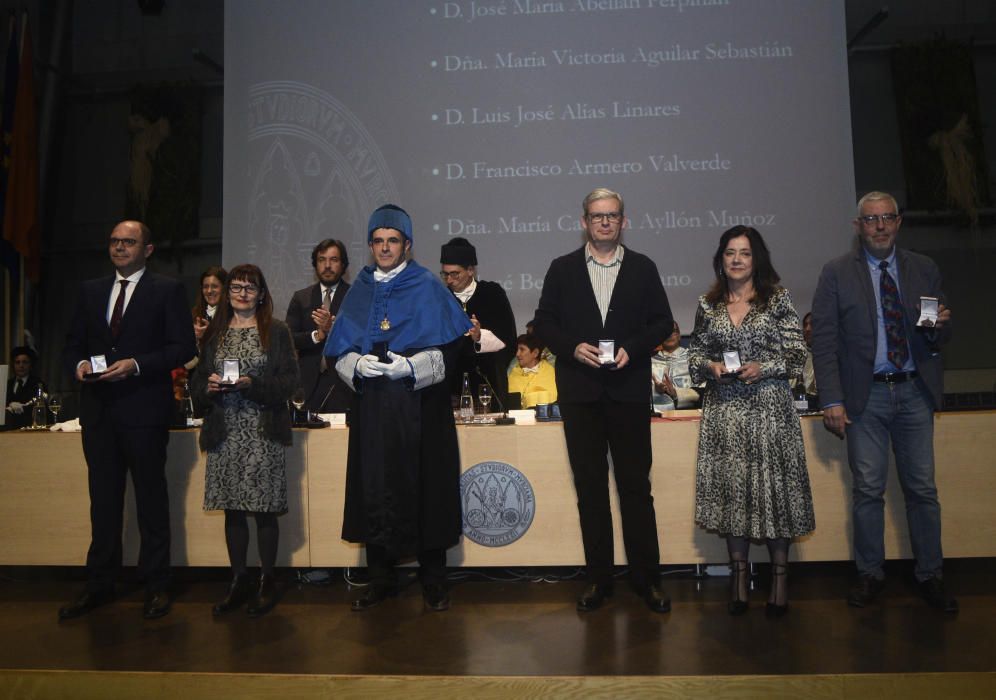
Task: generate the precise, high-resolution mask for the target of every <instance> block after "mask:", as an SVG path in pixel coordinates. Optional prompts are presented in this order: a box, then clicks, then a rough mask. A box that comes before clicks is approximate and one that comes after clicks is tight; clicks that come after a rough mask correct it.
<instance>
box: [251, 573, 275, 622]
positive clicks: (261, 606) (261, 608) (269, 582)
mask: <svg viewBox="0 0 996 700" xmlns="http://www.w3.org/2000/svg"><path fill="white" fill-rule="evenodd" d="M276 604H277V582H276V580H275V579H274V577H273V574H269V575H267V574H263V575H262V576H260V577H259V588H257V589H256V593H255V595H253V597H252V600H250V601H249V606H248V607H247V608H246V613H247V614H248V615H249V617H260V616H262V615H265V614H266V613H268V612H270V611H271V610H273V606H275V605H276Z"/></svg>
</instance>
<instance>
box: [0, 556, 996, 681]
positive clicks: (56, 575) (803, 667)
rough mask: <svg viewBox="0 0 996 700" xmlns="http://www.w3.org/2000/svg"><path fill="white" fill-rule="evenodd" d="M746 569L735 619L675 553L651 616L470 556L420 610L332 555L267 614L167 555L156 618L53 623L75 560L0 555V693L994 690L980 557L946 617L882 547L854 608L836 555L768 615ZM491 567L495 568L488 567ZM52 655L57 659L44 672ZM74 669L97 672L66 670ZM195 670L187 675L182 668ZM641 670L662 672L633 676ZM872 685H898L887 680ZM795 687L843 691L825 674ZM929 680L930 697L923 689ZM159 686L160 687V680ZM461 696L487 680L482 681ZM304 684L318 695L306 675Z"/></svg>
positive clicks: (75, 579)
mask: <svg viewBox="0 0 996 700" xmlns="http://www.w3.org/2000/svg"><path fill="white" fill-rule="evenodd" d="M758 569H759V577H758V590H756V591H754V593H753V598H752V601H751V602H752V606H751V609H750V610H749V611H748V613H747V614H746V615H745V616H744V617H741V618H731V617H730V616H729V615H727V613H726V598H727V579H726V578H724V577H712V578H706V579H704V580H700V579H695V578H694V577H693V576H692V575H691V574H690V573H689V572H688V570H687V569H686V570H684V571H674V572H671V573H668V575H667V576H666V577H665V580H666V582H667V586H668V589H669V591H670V593H671V595H672V599H673V610H672V612H671V613H670V614H667V615H655V614H653V613H651V612H650V611H648V610H647V609H646V608H645V607H644V606H643V603H642V601H640V599H638V598H637V597H636V596H635V595H634V594H633V593H632V592H630V590H629V588H628V586H627V585H626V583H625V580H620V581H619V582H618V583H617V586H616V594H615V596H614V597H613V598H612V599H611V601H610V603H609V604H608V605H607V606H606V607H605V608H603V609H602V610H599V611H596V612H594V613H588V614H583V615H582V614H579V613H577V612H576V611H575V609H574V603H575V598H576V596H577V594H578V592H579V591H580V588H581V586H582V583H581V582H580V580H577V579H574V580H558V581H553V582H541V581H537V580H512V579H511V573H516V574H528V575H530V576H531V577H533V578H534V579H535V578H537V577H539V576H543V575H546V576H547V578H549V579H551V580H552V579H555V578H559V577H562V576H565V575H569V574H571V573H572V572H573V570H569V569H529V570H513V571H512V572H510V571H508V570H499V569H484V570H473V571H469V572H463V573H464V574H465V576H464V578H462V579H461V580H457V581H454V583H453V586H452V599H453V607H452V608H451V610H449V611H448V612H444V613H432V612H428V611H425V610H423V607H422V601H421V594H420V589H419V587H418V585H417V584H415V585H411V586H409V587H408V588H406V589H405V590H404V591H403V592H402V593H401V594H400V595H399V597H398V598H396V599H393V600H389V601H387V602H386V603H384V604H382V605H381V606H379V607H376V608H374V609H371V610H369V611H366V612H363V613H353V612H351V611H350V610H349V606H348V602H349V601H350V600H351V599H352V598H353V597H354V596H355V595H356V594H357V589H353V590H348V588H347V584H346V583H345V581H344V573H345V572H344V571H343V570H334V571H333V572H332V574H333V577H332V580H331V584H330V585H328V586H325V587H318V586H313V585H309V584H302V583H299V582H298V581H297V576H296V574H297V572H296V571H294V570H283V571H281V581H282V588H283V594H282V600H281V602H280V604H279V605H278V606H277V608H276V609H275V610H274V611H273V612H271V613H270V614H269V615H267V616H265V617H263V618H260V619H257V620H251V619H248V618H247V617H246V616H245V614H244V613H242V612H238V613H234V614H231V615H229V616H227V617H224V618H221V619H213V618H212V616H211V614H210V607H211V604H212V603H213V602H214V601H215V600H216V599H218V598H219V597H221V595H222V594H223V591H224V588H225V582H226V580H227V572H225V571H223V570H220V569H179V570H177V579H178V580H177V583H176V586H175V589H176V593H177V599H176V603H175V605H174V607H173V611H172V612H171V614H170V615H168V616H167V617H165V618H163V619H160V620H154V621H144V620H142V619H141V616H140V612H141V602H142V593H141V589H140V588H138V587H137V586H134V585H132V586H125V587H124V589H123V590H122V589H119V599H118V600H117V601H116V602H115V603H113V604H111V605H108V606H106V607H103V608H101V609H98V610H96V611H94V612H93V613H91V614H89V615H87V616H84V617H82V618H80V619H77V620H71V621H68V622H58V621H57V619H56V611H57V610H58V608H59V606H60V605H61V604H62V603H64V602H66V601H68V600H69V599H70V598H71V597H72V596H73V595H74V594H75V593H76V592H77V591H78V590H79V589H80V586H81V581H82V575H83V573H82V570H81V569H78V568H54V567H52V568H50V567H2V568H0V639H3V640H4V643H3V644H2V645H0V669H4V670H3V671H0V696H4V697H31V696H32V695H33V696H35V697H61V696H62V695H60V693H59V692H57V690H58V688H60V687H62V688H63V690H64V691H65V692H67V695H65V696H66V697H101V696H103V697H111V696H114V695H115V693H113V692H111V689H112V688H114V687H117V686H115V685H114V684H113V683H112V682H111V679H112V678H113V677H114V675H115V674H116V673H120V672H124V674H123V675H122V676H121V677H128V672H152V673H153V674H154V675H153V676H152V678H156V679H160V681H158V683H159V685H157V686H156V687H157V688H160V689H162V688H164V687H170V686H169V683H168V681H163V680H161V679H164V678H166V679H168V678H170V677H179V676H184V677H185V678H186V679H187V681H186V682H187V683H189V684H190V685H189V686H188V689H187V690H184V691H183V695H184V697H185V698H186V699H187V700H190V699H191V698H194V697H199V696H198V694H197V693H196V692H191V691H190V690H189V688H193V687H202V688H206V687H208V686H211V685H212V683H217V682H219V680H218V678H214V679H213V680H212V681H211V682H207V681H205V680H204V679H206V678H210V677H209V676H202V675H200V674H237V675H241V674H245V675H246V676H247V677H252V675H251V674H281V675H287V676H322V677H327V676H332V677H337V678H352V679H354V680H355V679H356V678H357V677H359V678H368V679H370V678H381V679H383V678H384V677H400V678H407V679H408V680H407V682H406V683H404V684H401V685H398V686H396V687H394V689H395V690H396V691H397V692H399V693H400V692H402V689H404V694H405V695H407V696H409V697H420V694H418V693H414V694H413V693H412V689H413V688H416V687H417V684H418V682H419V679H420V678H424V679H426V680H428V679H432V680H433V681H435V682H439V681H440V679H443V680H447V679H448V680H449V681H455V680H460V679H472V678H476V679H480V678H485V677H503V678H505V679H512V680H513V681H514V680H515V679H518V680H519V681H528V680H530V679H537V678H543V679H547V680H552V681H553V682H555V683H556V682H557V679H560V681H561V682H564V683H573V682H574V681H569V679H577V678H579V677H583V678H588V679H600V682H603V683H609V682H610V681H611V679H613V678H618V679H619V683H615V684H611V688H612V690H611V692H609V691H606V692H608V694H609V696H614V697H625V696H629V695H633V696H637V695H641V694H643V693H641V692H638V691H639V689H640V688H644V689H647V690H648V692H650V694H657V695H658V696H660V695H661V694H662V693H663V694H667V693H664V689H665V688H667V687H670V688H671V689H672V691H673V690H674V688H675V686H673V685H671V686H668V685H667V680H668V679H671V680H672V681H676V680H678V679H681V681H682V682H688V680H687V679H689V678H699V679H701V678H707V677H719V679H720V680H722V678H723V677H727V678H734V677H739V676H747V677H765V676H782V677H783V678H782V679H781V680H778V679H774V680H773V681H770V680H769V682H774V683H775V684H776V685H784V683H785V682H786V681H788V680H790V679H786V678H784V676H793V677H798V678H802V677H810V678H817V679H818V678H819V677H825V676H838V675H841V676H845V677H851V678H854V677H858V678H860V677H862V676H863V674H870V675H869V676H867V678H872V677H874V675H876V674H885V675H882V676H881V677H882V678H893V676H892V674H899V676H898V677H903V676H907V677H910V676H909V674H927V675H926V676H916V677H917V678H919V679H921V680H920V681H918V683H919V685H917V686H915V687H919V688H921V689H922V690H924V691H927V690H928V689H929V688H930V687H933V686H931V685H930V684H928V685H924V684H923V680H922V679H924V678H926V679H927V680H929V681H931V682H932V683H938V682H941V681H942V680H943V681H944V683H943V685H942V686H938V687H937V688H936V689H937V690H939V689H940V688H941V687H943V688H946V689H947V691H948V692H941V696H949V695H952V694H953V695H958V694H959V693H958V692H956V691H957V690H958V689H959V688H962V689H963V690H964V692H965V694H966V696H971V695H975V694H977V693H978V692H980V691H982V692H983V694H990V693H992V692H996V683H994V672H996V560H994V559H967V560H952V561H950V562H948V563H947V564H946V572H947V574H946V581H947V583H948V586H949V588H950V589H951V591H952V592H953V593H955V594H956V595H957V597H958V599H959V602H960V604H961V612H960V614H958V615H954V616H952V615H944V614H942V613H938V612H936V611H934V610H931V609H929V608H927V607H926V605H925V604H924V603H923V602H922V601H921V600H920V598H919V597H918V596H917V595H916V592H915V589H914V587H913V585H912V583H911V582H910V580H909V576H910V564H909V563H908V562H890V565H889V578H888V587H887V589H886V592H885V593H884V595H883V598H882V600H881V603H880V604H878V605H874V606H871V607H869V608H867V609H864V610H856V609H851V608H848V607H847V605H846V604H845V603H844V596H845V594H846V591H847V588H848V585H849V583H850V577H851V572H852V568H851V565H850V564H812V563H810V564H794V565H793V566H792V568H791V571H790V577H791V578H790V594H791V610H790V612H789V614H788V615H787V616H786V617H785V618H782V619H779V620H770V619H766V618H765V616H764V605H763V603H764V599H765V596H766V593H765V587H766V575H767V573H766V568H765V567H764V566H763V565H761V566H759V567H758ZM669 571H670V569H669ZM127 573H128V572H127V571H126V575H127ZM355 573H358V574H362V570H358V571H355ZM506 578H507V579H510V580H498V579H506ZM51 671H59V672H70V673H69V675H65V673H61V674H51V673H45V672H51ZM90 671H97V672H102V673H100V674H97V675H95V676H89V675H88V674H85V673H84V674H80V673H79V672H90ZM36 672H41V673H36ZM161 673H164V674H166V675H159V674H161ZM191 674H192V675H191ZM933 674H943V675H942V676H934V675H933ZM412 677H415V678H412ZM53 678H61V679H62V680H61V681H58V682H57V681H53ZM87 678H90V679H91V682H97V681H98V680H99V682H100V683H102V684H103V685H101V686H98V687H99V688H102V691H99V692H98V691H97V690H95V691H94V694H93V695H89V694H88V693H87V692H84V689H85V688H86V687H88V686H87V685H86V683H87V682H88V681H87V680H86V679H87ZM196 678H201V679H202V681H204V682H202V683H200V684H198V683H196V682H195V681H192V680H191V679H196ZM223 678H228V679H229V680H228V684H227V685H224V687H227V688H228V689H229V690H232V691H234V690H235V687H236V686H234V685H231V682H232V681H231V678H230V677H223ZM81 679H82V680H81ZM624 679H625V681H624ZM651 679H656V680H661V681H663V684H661V685H656V686H654V685H653V684H651V685H648V684H647V681H648V680H651ZM945 679H946V680H945ZM118 680H119V681H120V678H118ZM53 683H55V684H54V685H53ZM59 683H63V685H62V686H60V685H59ZM109 683H110V685H108V684H109ZM163 683H166V685H165V686H164V685H163ZM264 685H265V684H264ZM264 685H258V686H257V688H256V689H257V691H259V694H258V695H253V694H252V693H249V694H248V695H246V694H244V693H242V692H241V691H240V692H239V695H240V696H242V697H257V696H258V697H282V698H288V697H294V696H295V694H294V693H293V692H291V688H292V687H295V686H290V685H287V684H283V685H279V684H278V687H280V688H283V690H278V691H275V692H274V693H273V694H272V695H271V694H269V693H264V692H262V689H263V687H264ZM299 687H300V688H302V693H303V689H304V688H306V687H308V686H307V683H306V682H305V684H304V685H302V686H299ZM323 687H330V686H323ZM355 687H356V688H358V687H359V686H355ZM448 687H451V688H452V686H448ZM469 687H470V686H468V688H469ZM554 687H555V686H554ZM562 687H563V689H564V690H565V692H566V691H567V689H568V688H573V689H574V690H572V691H571V692H577V693H579V694H580V695H583V696H594V695H599V692H597V689H598V688H599V687H601V686H597V685H589V686H584V685H583V684H582V685H581V686H574V685H567V686H562ZM607 687H609V686H607ZM684 687H685V690H686V691H687V692H677V691H674V692H677V694H680V695H685V694H687V695H693V694H695V693H694V692H692V690H691V686H684ZM814 687H815V688H816V689H817V690H818V689H819V687H821V686H820V685H819V684H817V685H816V686H814ZM886 687H890V688H892V689H893V690H897V686H896V685H895V684H893V683H890V684H886ZM70 688H74V689H75V690H72V691H70ZM585 688H587V690H588V691H591V692H585V690H584V689H585ZM627 688H629V689H630V690H632V691H633V692H632V693H630V692H628V691H627V690H626V689H627ZM651 688H656V690H653V691H652V692H651V691H650V689H651ZM744 689H745V690H746V688H744ZM173 690H174V691H175V692H179V691H178V690H176V689H175V688H174V689H173ZM801 690H802V688H800V687H795V688H794V691H801ZM129 692H133V691H129ZM212 692H214V691H212ZM370 692H371V694H378V695H379V696H381V697H383V696H384V695H385V694H386V695H390V694H392V693H391V692H389V691H387V692H385V691H384V689H383V688H381V690H380V691H379V692H378V693H373V691H372V690H371V691H370ZM434 692H435V691H434ZM454 692H456V691H454ZM503 692H504V693H505V695H504V696H505V697H509V696H511V697H519V696H523V695H532V696H537V695H545V694H546V692H547V691H544V692H539V687H538V686H537V687H536V692H535V693H529V692H525V691H523V692H521V693H520V692H519V691H518V690H516V686H515V685H511V686H510V685H508V684H507V683H506V684H505V687H504V691H503ZM804 692H805V693H806V694H810V695H813V697H820V696H826V697H842V694H841V693H840V692H837V690H834V692H830V693H827V694H821V693H820V692H816V691H813V690H806V691H804ZM358 694H359V695H364V693H358ZM456 694H457V695H461V694H462V693H456ZM500 694H501V693H498V695H500ZM557 694H558V693H556V692H552V695H557ZM759 694H764V695H769V696H773V695H777V693H771V692H764V693H759ZM792 694H795V692H793V693H792ZM931 694H933V695H934V696H935V697H937V695H936V693H935V691H933V690H932V691H931ZM173 695H174V692H173V691H170V692H168V693H166V694H164V695H162V697H170V696H173ZM750 695H752V693H749V692H747V693H740V694H737V696H738V697H742V696H750ZM859 695H860V694H859ZM859 695H854V697H858V696H859ZM917 695H918V693H914V694H913V696H914V697H915V696H917ZM953 695H952V696H953ZM125 696H127V693H125V694H122V695H120V697H125ZM148 696H149V697H153V696H156V695H155V694H153V693H148ZM222 696H224V694H222ZM232 696H233V697H234V696H235V695H232ZM476 696H477V697H491V695H489V694H488V693H486V692H484V693H481V692H478V693H476ZM496 696H497V695H496ZM891 696H892V695H891V694H890V693H889V692H884V694H880V697H891ZM907 696H908V693H907ZM991 696H992V695H990V697H991ZM216 697H217V696H216ZM312 697H326V695H323V694H322V693H321V692H319V693H318V695H313V696H312Z"/></svg>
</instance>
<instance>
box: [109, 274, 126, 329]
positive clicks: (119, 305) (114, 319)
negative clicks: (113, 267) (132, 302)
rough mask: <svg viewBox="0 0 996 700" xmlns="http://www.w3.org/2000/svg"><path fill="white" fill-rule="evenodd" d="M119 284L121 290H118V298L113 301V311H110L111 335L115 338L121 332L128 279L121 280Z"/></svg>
mask: <svg viewBox="0 0 996 700" xmlns="http://www.w3.org/2000/svg"><path fill="white" fill-rule="evenodd" d="M119 284H120V285H121V291H119V292H118V298H117V299H116V300H115V302H114V311H112V312H111V337H112V338H114V339H115V340H117V339H118V333H120V332H121V317H122V316H124V303H125V289H127V288H128V280H121V281H120V282H119Z"/></svg>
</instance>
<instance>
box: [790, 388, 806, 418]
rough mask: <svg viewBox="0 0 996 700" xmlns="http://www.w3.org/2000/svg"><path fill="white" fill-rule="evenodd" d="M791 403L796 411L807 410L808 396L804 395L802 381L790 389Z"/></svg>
mask: <svg viewBox="0 0 996 700" xmlns="http://www.w3.org/2000/svg"><path fill="white" fill-rule="evenodd" d="M792 403H793V405H794V406H795V410H796V411H797V412H798V413H805V412H806V411H808V410H809V397H807V396H806V385H805V384H803V383H802V382H798V383H796V385H795V387H794V388H793V389H792Z"/></svg>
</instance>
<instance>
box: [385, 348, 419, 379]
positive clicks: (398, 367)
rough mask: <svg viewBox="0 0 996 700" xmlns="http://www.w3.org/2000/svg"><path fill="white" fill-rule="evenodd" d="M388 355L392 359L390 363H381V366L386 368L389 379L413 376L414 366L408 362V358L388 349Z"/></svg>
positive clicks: (386, 375)
mask: <svg viewBox="0 0 996 700" xmlns="http://www.w3.org/2000/svg"><path fill="white" fill-rule="evenodd" d="M387 357H388V358H389V359H390V360H391V362H390V363H389V364H384V363H380V366H381V367H382V368H383V369H384V376H385V377H387V378H388V379H405V378H406V377H410V376H412V366H411V365H410V364H408V358H405V357H402V356H401V355H395V354H394V353H393V352H391V351H390V350H388V351H387Z"/></svg>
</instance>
